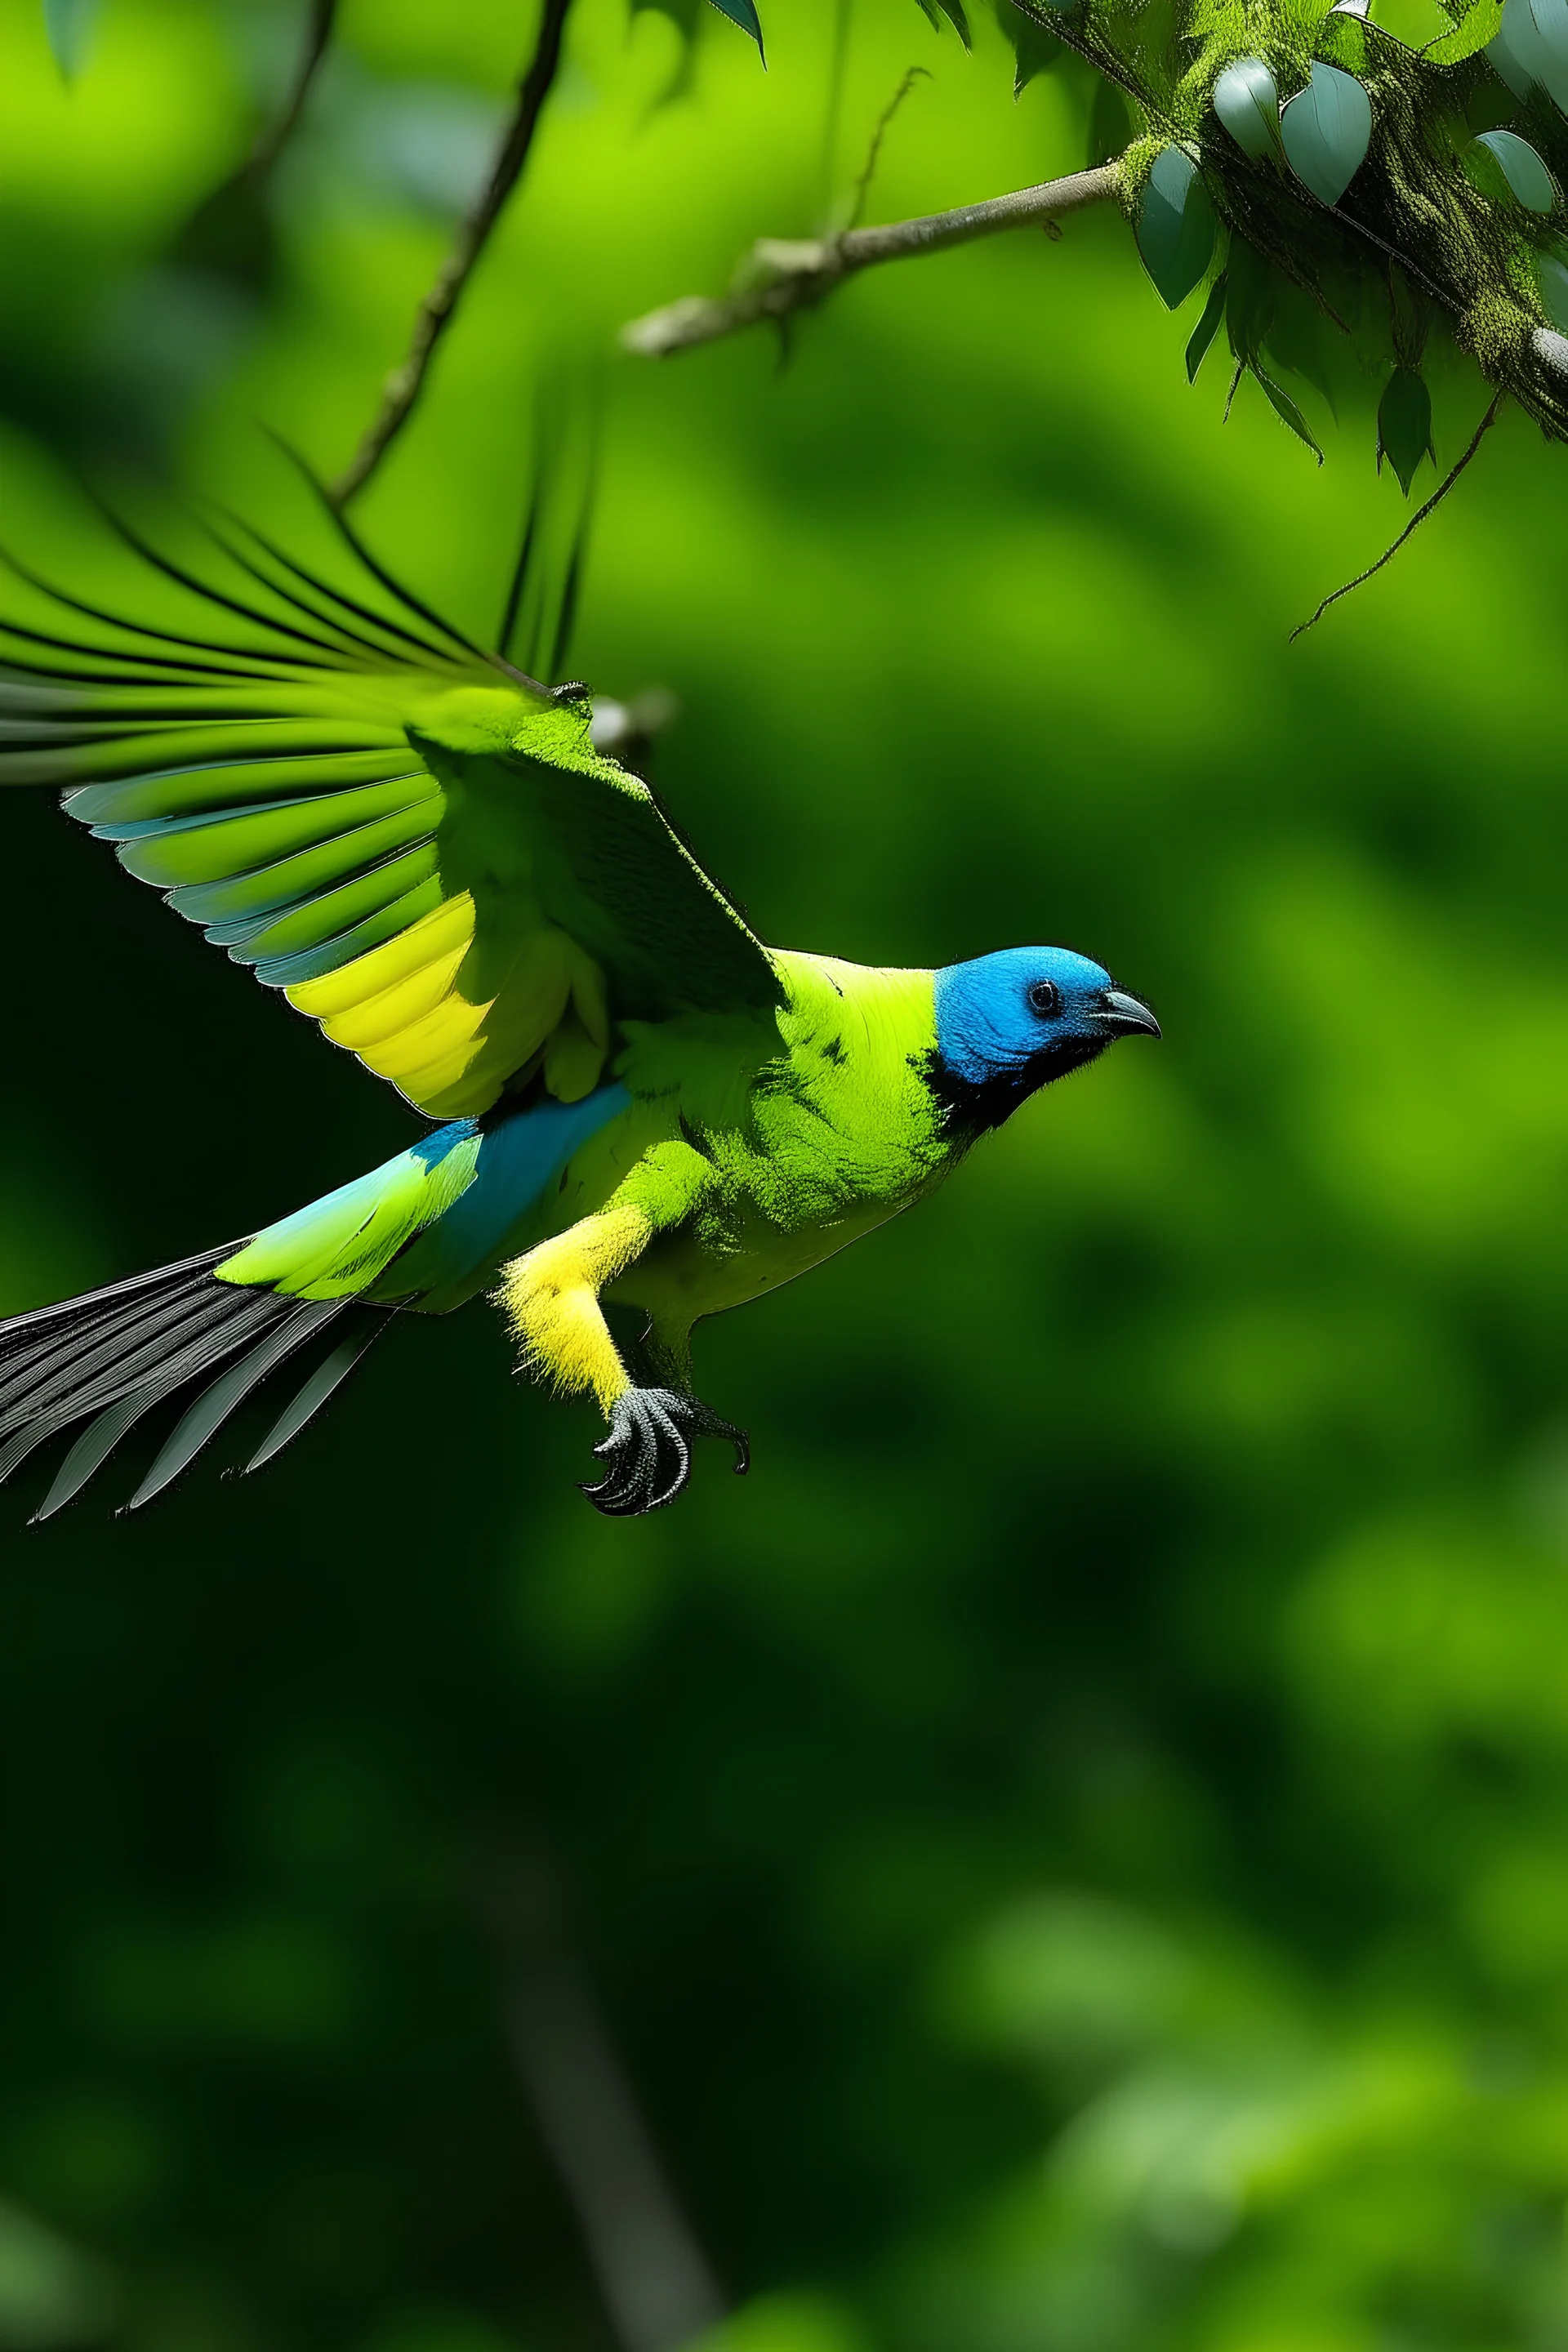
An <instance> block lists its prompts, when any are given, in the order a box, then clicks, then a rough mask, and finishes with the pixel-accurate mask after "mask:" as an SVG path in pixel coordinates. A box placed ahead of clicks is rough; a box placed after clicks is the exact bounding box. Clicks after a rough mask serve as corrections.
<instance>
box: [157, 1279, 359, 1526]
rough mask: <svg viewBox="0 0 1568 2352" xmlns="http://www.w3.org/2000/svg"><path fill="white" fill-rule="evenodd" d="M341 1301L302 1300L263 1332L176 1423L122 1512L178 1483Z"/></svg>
mask: <svg viewBox="0 0 1568 2352" xmlns="http://www.w3.org/2000/svg"><path fill="white" fill-rule="evenodd" d="M344 1303H345V1302H344V1301H343V1300H342V1299H341V1298H314V1299H301V1300H300V1301H299V1302H298V1303H297V1304H296V1305H295V1307H294V1310H293V1312H292V1314H290V1315H289V1316H288V1317H287V1318H285V1319H284V1320H283V1321H282V1322H281V1323H279V1324H278V1325H276V1326H275V1327H274V1328H272V1329H271V1330H269V1331H268V1332H266V1333H265V1334H264V1335H263V1337H262V1339H261V1340H260V1342H259V1344H258V1346H256V1347H254V1348H252V1349H251V1350H250V1352H249V1353H248V1355H245V1356H242V1357H241V1358H240V1360H239V1361H238V1363H237V1364H234V1365H231V1366H230V1368H229V1370H227V1371H226V1372H223V1373H220V1375H219V1376H218V1378H217V1379H216V1381H213V1382H212V1383H211V1385H210V1386H209V1387H207V1388H205V1389H204V1390H203V1391H202V1392H201V1394H200V1396H199V1397H197V1399H196V1401H195V1404H193V1405H192V1406H191V1407H190V1408H189V1410H188V1411H187V1412H186V1413H185V1414H184V1418H183V1419H182V1420H181V1422H180V1423H179V1425H178V1426H177V1428H176V1429H175V1430H174V1434H173V1435H172V1436H171V1437H170V1438H169V1439H168V1440H167V1442H166V1443H165V1444H164V1446H163V1451H162V1453H161V1454H159V1456H158V1458H157V1460H156V1461H155V1462H154V1463H153V1467H152V1468H151V1470H149V1471H148V1473H147V1475H146V1476H145V1478H143V1479H142V1484H141V1485H140V1486H138V1487H137V1489H136V1492H135V1493H134V1494H133V1495H132V1497H131V1500H130V1502H129V1503H128V1504H127V1505H126V1509H127V1510H130V1511H139V1510H140V1509H141V1507H142V1504H143V1503H150V1502H151V1501H152V1500H153V1496H154V1495H161V1494H162V1493H163V1489H164V1487H165V1486H168V1484H169V1483H170V1481H171V1479H174V1478H177V1477H178V1476H179V1475H180V1473H181V1471H182V1470H183V1469H184V1466H185V1465H186V1463H187V1462H192V1461H194V1460H195V1456H196V1455H197V1454H199V1453H200V1452H201V1450H202V1447H203V1446H204V1445H205V1444H206V1442H207V1440H208V1438H209V1437H213V1436H216V1433H217V1432H218V1431H219V1430H220V1429H221V1428H222V1426H223V1424H224V1423H225V1422H226V1420H227V1419H228V1417H229V1414H230V1413H231V1412H237V1410H238V1408H239V1406H240V1405H242V1404H243V1403H244V1402H245V1400H246V1398H247V1396H248V1395H249V1394H250V1391H251V1390H252V1389H253V1388H255V1387H257V1386H258V1383H259V1382H260V1381H264V1380H265V1379H266V1378H267V1375H268V1372H270V1371H273V1370H276V1368H277V1366H278V1365H279V1364H280V1363H282V1361H283V1360H284V1358H285V1357H287V1356H291V1355H292V1354H293V1353H294V1350H295V1349H296V1348H302V1347H303V1346H304V1344H305V1342H306V1340H307V1339H313V1338H314V1337H315V1335H316V1333H317V1332H318V1331H320V1330H321V1328H322V1327H323V1326H324V1325H325V1324H328V1323H331V1322H335V1321H336V1319H337V1318H338V1317H339V1316H340V1315H341V1314H342V1311H343V1307H344Z"/></svg>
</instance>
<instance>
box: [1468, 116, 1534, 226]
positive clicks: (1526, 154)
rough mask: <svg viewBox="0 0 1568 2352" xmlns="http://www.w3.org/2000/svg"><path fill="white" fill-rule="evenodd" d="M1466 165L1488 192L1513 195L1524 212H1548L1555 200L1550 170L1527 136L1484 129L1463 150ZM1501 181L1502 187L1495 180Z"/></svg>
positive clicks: (1515, 132)
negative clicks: (1522, 136)
mask: <svg viewBox="0 0 1568 2352" xmlns="http://www.w3.org/2000/svg"><path fill="white" fill-rule="evenodd" d="M1465 161H1466V164H1467V167H1468V169H1469V171H1470V173H1471V176H1472V177H1473V178H1475V179H1476V180H1477V182H1478V184H1479V185H1480V186H1481V187H1482V188H1484V189H1485V190H1486V192H1487V193H1488V194H1503V195H1509V196H1512V197H1513V199H1514V201H1515V202H1516V203H1517V204H1521V205H1523V206H1524V208H1525V210H1526V212H1531V213H1549V212H1551V211H1552V208H1553V206H1554V205H1556V202H1557V189H1556V184H1555V183H1554V182H1553V180H1552V174H1551V173H1550V172H1549V171H1548V170H1547V168H1546V166H1545V164H1544V163H1542V160H1541V158H1540V156H1539V155H1538V154H1537V153H1536V152H1535V150H1534V148H1533V147H1532V146H1531V143H1530V142H1529V140H1528V139H1521V138H1520V136H1519V135H1518V133H1517V131H1482V132H1481V134H1480V136H1479V139H1475V140H1472V142H1471V143H1470V145H1469V147H1468V150H1467V151H1466V157H1465ZM1499 181H1500V182H1501V187H1500V188H1499V187H1497V186H1496V184H1495V183H1497V182H1499Z"/></svg>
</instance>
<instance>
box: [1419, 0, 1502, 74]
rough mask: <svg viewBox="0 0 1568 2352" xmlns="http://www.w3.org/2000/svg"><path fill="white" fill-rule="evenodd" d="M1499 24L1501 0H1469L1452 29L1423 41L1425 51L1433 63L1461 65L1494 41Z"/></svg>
mask: <svg viewBox="0 0 1568 2352" xmlns="http://www.w3.org/2000/svg"><path fill="white" fill-rule="evenodd" d="M1501 24H1502V0H1470V5H1469V6H1468V8H1467V9H1466V10H1465V11H1464V13H1463V15H1462V16H1460V18H1459V21H1458V24H1457V25H1456V26H1454V28H1453V30H1452V31H1451V32H1448V33H1445V34H1443V35H1442V37H1440V38H1439V39H1437V40H1435V41H1428V42H1427V43H1426V48H1425V54H1426V56H1427V57H1428V58H1430V59H1431V61H1432V63H1433V64H1434V65H1435V66H1462V65H1463V64H1464V62H1465V59H1466V58H1473V57H1478V56H1479V54H1480V52H1481V50H1482V49H1484V48H1486V47H1488V46H1489V43H1491V42H1492V41H1494V40H1496V38H1497V36H1498V32H1499V30H1500V26H1501Z"/></svg>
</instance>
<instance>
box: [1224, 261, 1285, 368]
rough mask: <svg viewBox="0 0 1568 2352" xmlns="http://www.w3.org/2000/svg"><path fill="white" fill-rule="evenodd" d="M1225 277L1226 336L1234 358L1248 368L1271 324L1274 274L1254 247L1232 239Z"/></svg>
mask: <svg viewBox="0 0 1568 2352" xmlns="http://www.w3.org/2000/svg"><path fill="white" fill-rule="evenodd" d="M1227 276H1228V278H1229V281H1230V285H1229V291H1228V293H1227V295H1226V306H1225V329H1226V334H1227V335H1228V337H1229V338H1230V348H1231V351H1232V352H1233V353H1234V355H1235V356H1236V358H1237V359H1238V360H1240V361H1242V362H1244V363H1245V364H1246V365H1247V367H1251V366H1252V365H1253V364H1254V363H1255V362H1256V361H1257V358H1258V352H1259V351H1260V350H1261V349H1262V346H1263V338H1264V336H1265V335H1266V334H1267V333H1268V330H1269V328H1270V327H1271V326H1272V325H1273V323H1274V273H1273V271H1272V270H1271V269H1270V268H1269V267H1268V263H1267V262H1266V261H1265V260H1264V258H1263V256H1262V255H1261V254H1260V253H1259V252H1258V249H1257V247H1255V246H1250V245H1248V244H1247V240H1246V239H1245V237H1239V236H1235V235H1233V236H1232V237H1231V240H1230V267H1229V270H1228V272H1227Z"/></svg>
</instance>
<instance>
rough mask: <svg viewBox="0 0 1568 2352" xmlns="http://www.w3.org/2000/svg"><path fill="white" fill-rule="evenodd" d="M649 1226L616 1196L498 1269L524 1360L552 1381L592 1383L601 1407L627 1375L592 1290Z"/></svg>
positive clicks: (570, 1385) (639, 1245) (620, 1264)
mask: <svg viewBox="0 0 1568 2352" xmlns="http://www.w3.org/2000/svg"><path fill="white" fill-rule="evenodd" d="M653 1232H654V1224H653V1220H652V1219H651V1218H650V1217H648V1216H647V1214H646V1213H645V1212H644V1211H643V1210H641V1209H639V1208H635V1207H633V1206H632V1205H630V1204H629V1203H626V1202H623V1203H622V1204H621V1205H620V1206H619V1207H614V1206H612V1207H610V1208H607V1209H601V1210H600V1211H599V1212H598V1213H597V1214H596V1215H595V1216H592V1217H584V1219H583V1220H582V1222H581V1223H579V1224H575V1225H573V1226H571V1227H570V1228H569V1229H568V1230H567V1231H566V1232H565V1233H563V1234H556V1235H555V1236H554V1237H553V1239H552V1240H550V1241H547V1242H541V1243H540V1244H539V1245H538V1247H537V1248H536V1249H531V1250H530V1251H529V1252H528V1253H527V1255H526V1256H523V1257H519V1258H513V1260H512V1262H511V1264H510V1265H507V1266H503V1267H502V1269H501V1286H500V1292H499V1294H498V1296H499V1298H500V1304H501V1306H502V1307H503V1308H504V1309H505V1312H506V1317H507V1320H508V1321H509V1322H510V1325H511V1328H512V1330H513V1332H514V1334H515V1335H516V1338H517V1339H518V1341H519V1343H520V1344H521V1349H522V1353H523V1361H524V1363H525V1364H526V1365H527V1367H528V1368H529V1369H530V1370H536V1371H539V1372H542V1374H543V1375H544V1377H545V1378H546V1379H547V1380H549V1381H553V1383H554V1385H555V1386H556V1387H557V1388H558V1389H565V1390H579V1389H591V1390H592V1391H593V1392H594V1394H595V1397H596V1398H597V1399H598V1401H599V1404H600V1406H601V1408H602V1410H603V1411H604V1412H605V1413H608V1412H609V1410H610V1407H611V1406H612V1405H613V1404H614V1403H615V1402H616V1398H617V1397H618V1396H621V1395H623V1394H624V1393H625V1391H626V1390H627V1389H629V1388H630V1387H631V1385H632V1381H631V1375H630V1373H629V1372H628V1371H627V1370H626V1366H625V1365H624V1364H623V1363H622V1361H621V1360H620V1357H619V1356H618V1355H617V1354H616V1344H615V1341H614V1340H613V1339H611V1337H610V1334H609V1330H608V1328H607V1327H606V1325H605V1318H604V1317H603V1315H602V1314H601V1313H600V1311H599V1293H600V1291H601V1290H602V1289H603V1288H604V1287H605V1284H606V1283H610V1282H614V1281H615V1280H616V1277H617V1276H619V1275H622V1274H624V1273H625V1272H626V1268H627V1266H628V1265H631V1263H632V1260H633V1259H634V1258H635V1257H636V1256H637V1254H638V1252H639V1251H641V1250H642V1249H644V1248H645V1247H646V1246H647V1243H648V1241H649V1239H650V1238H651V1237H652V1234H653Z"/></svg>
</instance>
